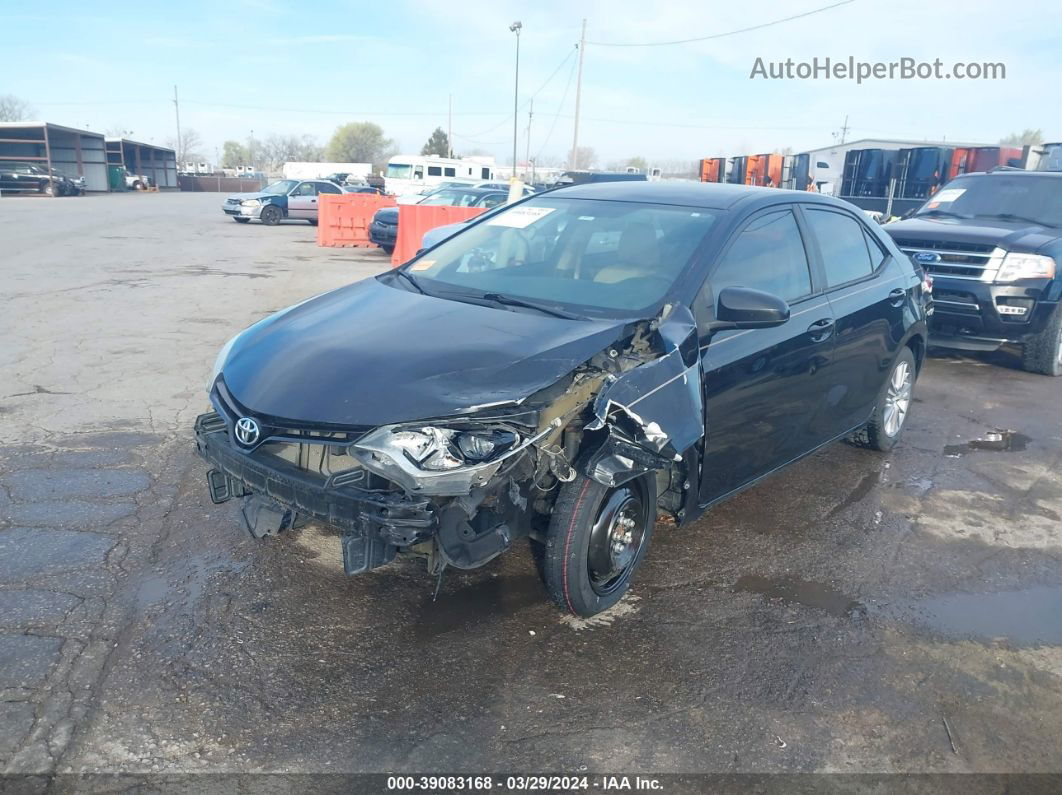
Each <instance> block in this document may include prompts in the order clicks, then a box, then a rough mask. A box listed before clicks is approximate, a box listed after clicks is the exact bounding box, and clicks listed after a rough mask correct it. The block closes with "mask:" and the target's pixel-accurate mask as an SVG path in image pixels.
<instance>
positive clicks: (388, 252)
mask: <svg viewBox="0 0 1062 795" xmlns="http://www.w3.org/2000/svg"><path fill="white" fill-rule="evenodd" d="M380 248H382V249H383V253H384V254H386V255H387V256H389V257H390V256H391V255H392V254H394V253H395V247H394V246H380Z"/></svg>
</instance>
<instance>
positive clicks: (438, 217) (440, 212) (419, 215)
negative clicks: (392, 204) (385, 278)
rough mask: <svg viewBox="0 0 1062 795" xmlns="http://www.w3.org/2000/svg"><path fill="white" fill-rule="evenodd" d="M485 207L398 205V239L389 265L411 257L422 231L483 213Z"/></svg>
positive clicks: (400, 262) (417, 247)
mask: <svg viewBox="0 0 1062 795" xmlns="http://www.w3.org/2000/svg"><path fill="white" fill-rule="evenodd" d="M486 211H487V208H486V207H446V206H434V205H432V206H427V207H426V206H424V205H423V204H400V205H398V239H397V240H396V241H395V250H394V253H393V254H392V255H391V265H394V266H397V265H401V264H402V263H403V262H406V261H408V260H410V259H412V258H413V255H414V254H416V253H417V251H419V250H420V241H421V238H423V237H424V233H425V232H427V231H428V230H429V229H434V228H435V227H437V226H446V225H447V224H456V223H457V222H458V221H465V220H467V219H469V218H475V217H476V216H477V215H480V214H482V213H485V212H486Z"/></svg>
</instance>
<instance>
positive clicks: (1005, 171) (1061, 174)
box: [955, 168, 1062, 179]
mask: <svg viewBox="0 0 1062 795" xmlns="http://www.w3.org/2000/svg"><path fill="white" fill-rule="evenodd" d="M1017 176H1022V177H1051V178H1053V179H1062V171H1029V170H1027V169H1024V168H994V169H992V170H991V171H970V172H967V173H966V174H956V175H955V179H959V177H1017Z"/></svg>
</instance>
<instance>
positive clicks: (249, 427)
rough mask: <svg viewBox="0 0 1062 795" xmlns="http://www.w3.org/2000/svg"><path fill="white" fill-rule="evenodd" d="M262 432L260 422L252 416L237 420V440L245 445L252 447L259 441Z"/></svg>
mask: <svg viewBox="0 0 1062 795" xmlns="http://www.w3.org/2000/svg"><path fill="white" fill-rule="evenodd" d="M261 433H262V432H261V430H259V428H258V423H257V422H255V421H254V420H252V419H251V418H250V417H240V419H238V420H236V441H238V442H239V443H240V444H242V445H243V446H244V447H250V446H251V445H253V444H254V443H255V442H257V441H258V437H259V436H260V435H261Z"/></svg>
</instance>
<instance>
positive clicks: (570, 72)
mask: <svg viewBox="0 0 1062 795" xmlns="http://www.w3.org/2000/svg"><path fill="white" fill-rule="evenodd" d="M574 76H575V62H574V61H573V62H572V68H571V69H569V70H568V82H567V83H565V84H564V94H563V95H561V101H560V104H559V105H558V106H557V112H556V113H554V114H553V122H552V123H551V124H550V125H549V132H548V133H546V138H545V140H544V141H542V146H540V147H539V148H538V151H537V152H535V160H536V161H537V160H538V159H539V157H541V156H542V152H543V151H544V150H545V149H546V146H547V145H548V144H549V139H550V138H552V137H553V130H554V129H555V128H556V126H557V119H559V118H560V113H561V111H562V110H564V103H565V102H566V101H567V99H568V89H570V88H571V87H572V78H573V77H574Z"/></svg>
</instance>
